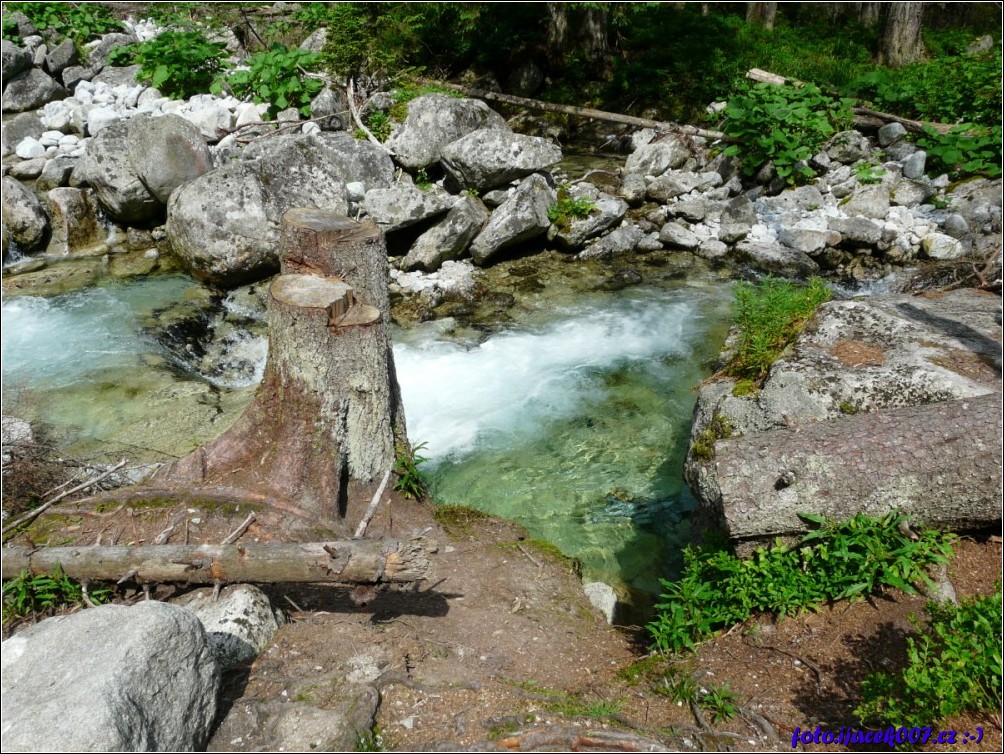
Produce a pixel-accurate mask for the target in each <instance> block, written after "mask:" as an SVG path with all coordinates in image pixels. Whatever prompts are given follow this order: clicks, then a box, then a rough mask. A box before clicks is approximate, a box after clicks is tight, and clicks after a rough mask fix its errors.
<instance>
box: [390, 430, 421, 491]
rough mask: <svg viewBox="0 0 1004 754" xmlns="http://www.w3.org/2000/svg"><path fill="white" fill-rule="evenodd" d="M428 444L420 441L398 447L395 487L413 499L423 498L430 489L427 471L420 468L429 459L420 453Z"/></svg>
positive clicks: (395, 465)
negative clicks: (415, 443)
mask: <svg viewBox="0 0 1004 754" xmlns="http://www.w3.org/2000/svg"><path fill="white" fill-rule="evenodd" d="M427 445H428V443H424V442H420V443H419V444H418V445H411V446H404V445H399V446H398V448H397V461H396V463H395V464H394V473H395V474H397V482H395V483H394V489H395V490H397V491H398V492H400V493H401V494H402V495H404V496H405V497H406V498H410V499H411V500H421V499H422V498H424V497H425V495H426V493H427V492H428V490H429V483H428V480H427V479H426V477H425V473H424V472H423V471H422V470H421V469H420V468H419V466H421V465H422V464H423V463H425V462H426V461H428V460H429V459H428V458H425V457H424V456H420V455H418V453H419V451H420V450H423V449H424V448H425V447H426V446H427Z"/></svg>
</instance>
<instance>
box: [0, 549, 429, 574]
mask: <svg viewBox="0 0 1004 754" xmlns="http://www.w3.org/2000/svg"><path fill="white" fill-rule="evenodd" d="M430 549H434V545H432V546H428V543H425V544H423V542H422V541H421V540H412V541H406V542H402V541H397V540H367V539H355V540H349V541H344V542H341V541H340V542H307V543H302V544H284V543H275V542H272V543H264V544H246V545H245V544H235V545H149V546H142V547H100V546H89V547H43V548H41V549H32V548H27V547H9V548H5V549H4V557H3V569H2V570H3V578H5V579H12V578H16V577H17V576H18V575H19V574H21V573H23V572H25V571H27V572H28V573H31V574H42V573H54V572H55V571H56V570H57V569H60V570H62V572H63V573H64V574H66V575H67V576H69V577H70V578H73V579H76V580H77V581H120V580H131V581H135V582H138V583H140V584H148V583H165V582H184V583H188V584H213V583H218V582H231V583H233V582H254V583H260V584H265V583H286V582H324V581H329V582H336V583H340V584H378V583H382V582H387V581H419V580H421V579H423V578H424V577H425V573H426V571H427V570H428V567H429V558H428V552H429V550H430Z"/></svg>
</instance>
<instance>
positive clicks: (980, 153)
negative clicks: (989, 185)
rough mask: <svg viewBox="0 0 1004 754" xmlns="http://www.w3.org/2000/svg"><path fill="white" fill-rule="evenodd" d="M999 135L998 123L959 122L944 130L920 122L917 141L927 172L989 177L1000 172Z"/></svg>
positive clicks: (1000, 133) (1000, 136)
mask: <svg viewBox="0 0 1004 754" xmlns="http://www.w3.org/2000/svg"><path fill="white" fill-rule="evenodd" d="M1002 139H1004V131H1002V129H1001V127H1000V126H999V125H997V126H994V127H993V128H985V127H981V126H973V125H968V124H965V123H963V124H961V125H958V126H954V127H953V128H952V129H951V130H950V131H949V132H948V133H944V134H943V133H939V132H938V131H937V130H936V129H934V128H933V127H931V126H924V127H923V133H922V134H921V135H920V136H919V137H918V138H917V145H918V146H920V147H921V148H922V149H924V150H926V151H927V158H928V161H927V166H928V172H929V173H938V172H946V173H949V174H950V175H951V176H953V177H955V178H961V177H963V176H967V175H985V176H987V177H990V178H993V177H996V176H998V175H1000V174H1001V140H1002Z"/></svg>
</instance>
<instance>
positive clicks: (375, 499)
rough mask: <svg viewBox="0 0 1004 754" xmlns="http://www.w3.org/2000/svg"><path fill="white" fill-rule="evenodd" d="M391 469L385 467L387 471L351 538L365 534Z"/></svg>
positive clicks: (385, 487)
mask: <svg viewBox="0 0 1004 754" xmlns="http://www.w3.org/2000/svg"><path fill="white" fill-rule="evenodd" d="M391 471H392V469H387V473H386V474H384V475H383V480H382V481H381V482H380V486H379V487H377V491H376V493H375V494H374V495H373V499H372V500H370V504H369V507H367V508H366V513H364V514H363V518H362V520H361V521H360V522H359V526H357V527H356V533H355V536H353V537H352V538H353V539H361V538H362V537H363V536H364V535H365V534H366V527H368V526H369V525H370V521H371V520H373V516H375V515H376V511H377V506H378V505H380V498H381V497H383V491H384V490H385V489H387V482H388V481H390V472H391Z"/></svg>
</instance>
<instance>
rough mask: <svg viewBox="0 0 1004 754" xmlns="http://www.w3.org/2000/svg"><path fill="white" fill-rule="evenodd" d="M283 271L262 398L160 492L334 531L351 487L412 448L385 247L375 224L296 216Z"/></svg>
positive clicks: (164, 476) (291, 216)
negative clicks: (236, 502)
mask: <svg viewBox="0 0 1004 754" xmlns="http://www.w3.org/2000/svg"><path fill="white" fill-rule="evenodd" d="M280 262H281V274H280V275H279V276H278V277H277V278H275V280H274V281H273V282H272V285H271V286H270V288H269V296H268V308H269V353H268V361H267V363H266V367H265V377H264V380H263V382H262V384H261V386H260V387H259V389H258V392H257V393H256V395H255V397H254V400H253V401H252V403H251V405H250V406H248V408H247V409H246V410H245V412H244V414H243V415H242V416H241V417H240V418H239V419H238V420H237V422H236V423H235V424H234V425H233V427H231V428H230V429H229V430H228V431H227V432H225V433H224V434H223V435H221V436H220V437H219V438H217V439H216V440H214V441H213V442H211V443H209V444H207V445H205V446H202V447H200V448H199V449H198V450H196V451H195V452H194V453H192V454H191V455H189V456H187V457H185V458H183V459H180V460H179V461H176V462H174V463H172V464H170V465H169V466H167V467H166V468H164V469H163V470H161V472H159V473H158V475H157V477H156V478H155V480H154V483H155V484H158V485H162V486H163V485H164V484H165V483H166V484H168V485H172V486H182V487H184V486H196V487H200V488H208V489H221V488H231V489H234V490H235V496H238V497H239V491H243V492H245V493H250V495H251V496H253V497H255V498H258V499H261V498H264V499H267V500H269V501H273V504H275V501H278V502H279V504H280V505H281V504H285V505H286V506H287V507H288V509H289V510H294V509H297V510H300V511H306V512H307V514H308V515H309V516H310V518H311V519H313V520H314V521H315V522H317V523H320V524H324V525H338V524H339V523H340V520H341V519H344V518H345V517H346V516H347V515H348V514H349V510H348V507H349V501H350V497H352V499H353V501H356V500H355V498H356V497H357V495H350V489H349V485H350V483H355V484H356V487H357V488H358V487H361V486H364V485H368V484H369V483H370V482H372V481H373V480H374V479H375V478H379V477H380V476H381V475H382V474H383V473H384V472H385V471H386V470H387V469H389V468H391V466H392V465H393V464H394V460H395V443H396V442H401V441H404V442H406V434H405V428H404V413H403V409H402V407H401V399H400V391H399V388H398V384H397V376H396V374H395V371H394V360H393V354H392V351H391V343H390V337H389V335H388V333H387V320H388V317H389V310H390V303H389V298H388V294H387V252H386V246H385V244H384V239H383V235H382V234H381V232H380V230H379V229H378V228H377V226H376V225H375V224H374V223H372V222H369V221H367V222H364V223H356V222H353V221H351V220H349V219H347V218H345V217H342V216H339V215H337V214H335V213H333V212H327V211H324V210H313V209H311V210H306V209H294V210H290V211H289V212H287V213H286V215H285V216H284V217H283V230H282V246H281V250H280ZM360 492H361V490H360ZM362 507H365V501H362V502H361V503H360V510H359V511H358V512H356V511H353V516H354V517H355V518H358V515H361V509H362ZM335 530H336V531H338V530H339V529H338V528H336V529H335Z"/></svg>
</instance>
